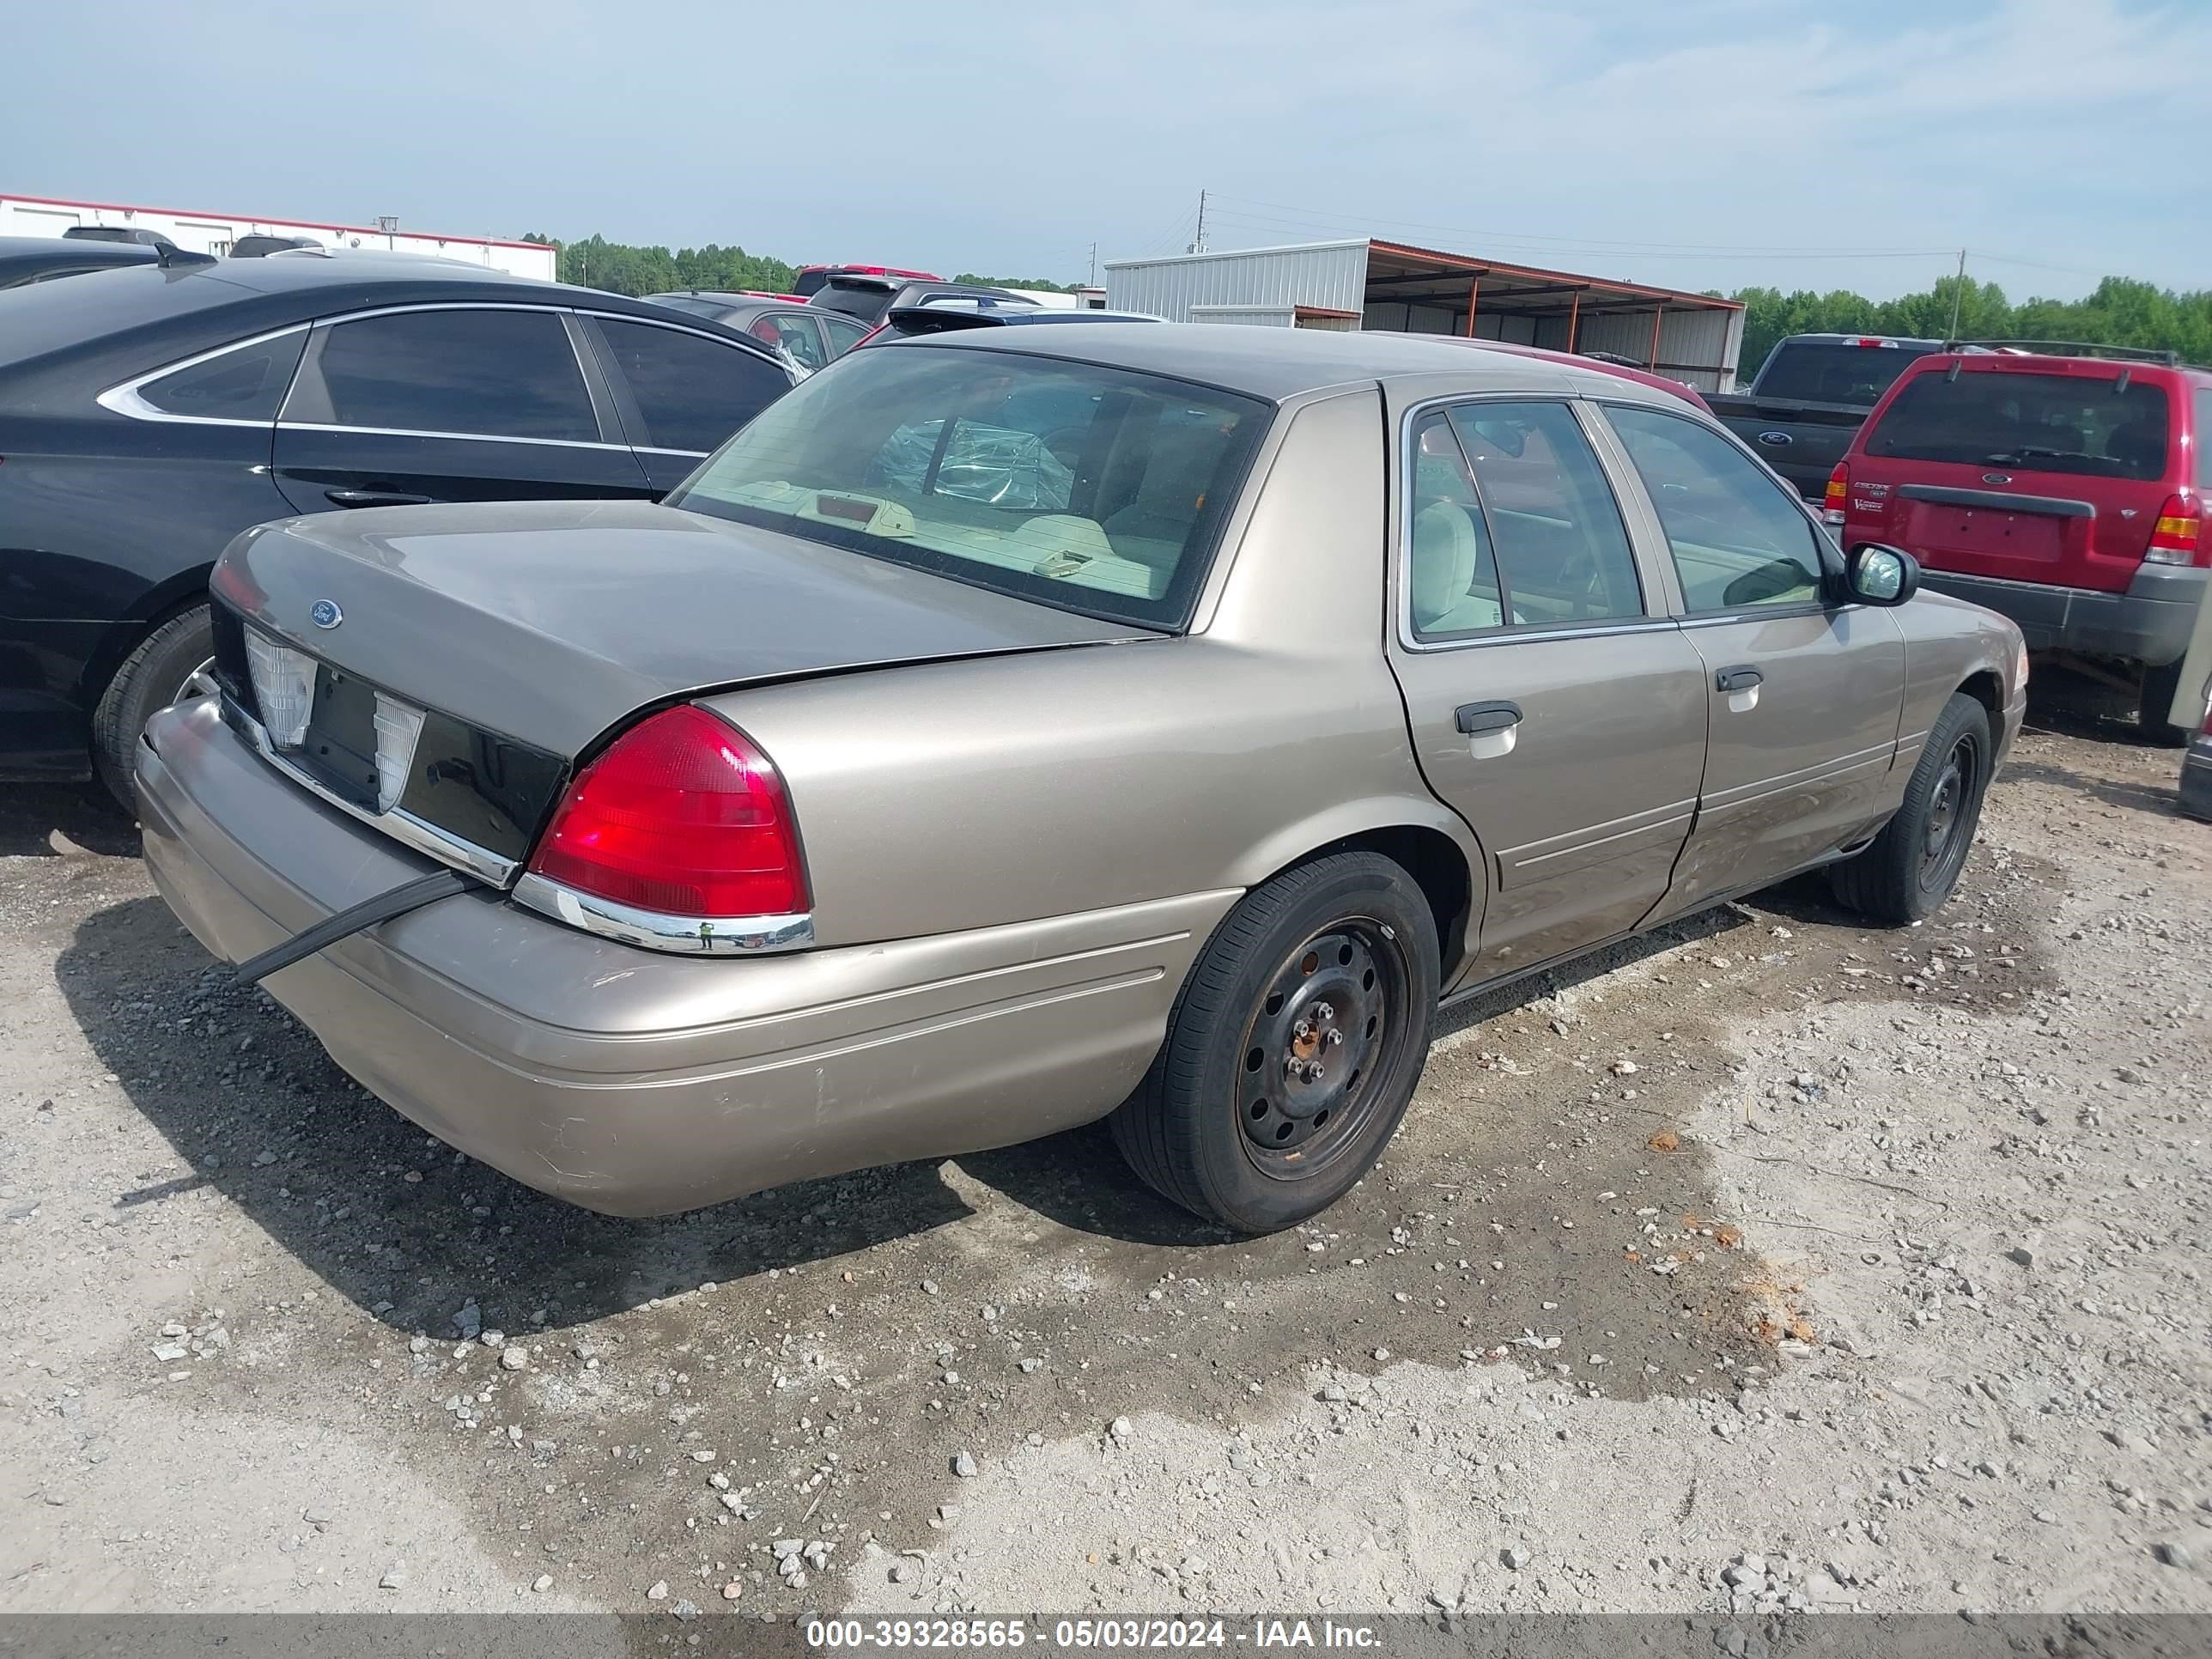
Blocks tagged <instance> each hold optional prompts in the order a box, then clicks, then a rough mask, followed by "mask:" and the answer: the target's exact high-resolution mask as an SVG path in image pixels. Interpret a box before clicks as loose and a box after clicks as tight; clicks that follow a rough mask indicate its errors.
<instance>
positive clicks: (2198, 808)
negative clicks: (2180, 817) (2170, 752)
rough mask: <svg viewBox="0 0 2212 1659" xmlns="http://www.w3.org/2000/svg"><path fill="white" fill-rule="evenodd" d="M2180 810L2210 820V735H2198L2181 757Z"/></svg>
mask: <svg viewBox="0 0 2212 1659" xmlns="http://www.w3.org/2000/svg"><path fill="white" fill-rule="evenodd" d="M2181 810H2182V811H2185V812H2186V813H2188V814H2189V816H2190V817H2192V818H2208V819H2212V735H2208V734H2206V733H2203V732H2200V733H2198V734H2197V737H2196V738H2195V739H2193V740H2192V741H2191V744H2190V745H2189V751H2188V752H2187V753H2186V754H2185V755H2184V756H2183V757H2181Z"/></svg>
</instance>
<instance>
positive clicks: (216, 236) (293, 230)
mask: <svg viewBox="0 0 2212 1659" xmlns="http://www.w3.org/2000/svg"><path fill="white" fill-rule="evenodd" d="M387 223H388V225H389V228H386V227H385V226H374V225H331V224H318V223H316V222H313V221H311V220H306V219H269V218H263V217H258V216H254V215H252V214H240V213H188V212H185V211H182V210H179V209H176V208H154V207H124V206H121V205H119V204H116V203H113V202H62V201H56V200H54V199H53V198H52V197H45V196H10V195H0V236H59V235H61V234H63V233H64V231H67V230H69V229H70V228H72V227H74V226H77V225H105V226H120V227H125V228H130V229H133V230H150V231H153V232H155V233H156V234H159V235H162V236H166V237H167V238H168V239H169V240H171V241H172V242H174V243H175V244H176V245H177V246H179V247H180V248H182V249H184V250H185V252H188V253H213V254H217V255H221V254H224V253H228V252H230V245H231V244H232V243H233V242H234V241H236V240H238V239H239V238H240V237H241V236H244V235H246V234H249V233H258V234H262V235H268V236H305V237H309V238H311V239H313V240H314V241H316V242H318V243H319V244H320V245H321V246H325V247H368V248H388V249H391V250H392V251H393V252H400V253H429V254H435V255H437V256H439V257H441V258H447V259H463V260H466V261H467V262H468V263H469V264H480V265H488V266H489V267H490V268H491V269H492V270H504V271H509V272H512V273H513V275H515V276H535V277H538V278H539V279H540V280H542V281H544V282H549V283H550V282H551V281H553V280H554V261H555V255H554V250H553V249H551V248H550V247H547V246H544V244H543V243H539V242H508V241H501V240H498V239H496V238H495V237H489V236H441V235H434V234H431V233H429V232H428V231H419V230H401V229H399V228H398V221H396V220H393V221H389V222H387Z"/></svg>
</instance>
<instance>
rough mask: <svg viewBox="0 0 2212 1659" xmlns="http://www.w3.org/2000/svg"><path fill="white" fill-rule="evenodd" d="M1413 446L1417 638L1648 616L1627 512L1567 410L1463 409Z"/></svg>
mask: <svg viewBox="0 0 2212 1659" xmlns="http://www.w3.org/2000/svg"><path fill="white" fill-rule="evenodd" d="M1416 443H1417V448H1416V451H1415V454H1414V463H1413V501H1412V503H1411V505H1412V507H1413V514H1412V519H1411V550H1412V567H1411V568H1412V573H1413V574H1412V580H1411V582H1410V589H1411V592H1410V596H1409V597H1410V598H1411V600H1412V605H1413V627H1414V631H1415V635H1416V637H1418V638H1422V639H1432V638H1442V637H1449V636H1452V635H1460V634H1466V633H1471V632H1474V631H1477V630H1479V629H1485V628H1497V627H1500V626H1504V625H1505V624H1508V623H1511V624H1516V625H1521V626H1528V627H1535V626H1541V625H1542V624H1544V623H1571V622H1602V621H1605V620H1607V619H1608V618H1612V617H1639V616H1642V615H1643V614H1644V594H1643V588H1642V586H1641V585H1640V584H1639V583H1638V580H1637V578H1636V559H1635V556H1634V555H1633V554H1632V552H1631V551H1630V550H1629V545H1628V533H1627V532H1626V530H1625V529H1623V527H1622V526H1621V522H1620V507H1619V506H1618V505H1617V504H1616V503H1615V502H1614V501H1613V491H1612V489H1610V488H1609V487H1608V486H1607V483H1606V481H1605V475H1604V473H1603V472H1602V471H1601V470H1600V469H1599V466H1598V462H1597V457H1596V455H1595V454H1594V453H1592V452H1591V450H1590V447H1589V441H1588V440H1587V439H1585V438H1584V437H1583V432H1582V428H1581V426H1580V424H1579V423H1578V422H1577V421H1576V419H1575V416H1574V411H1573V410H1571V409H1569V408H1568V407H1567V406H1566V405H1565V404H1559V403H1530V404H1492V403H1484V404H1462V405H1460V406H1459V407H1458V408H1455V409H1454V410H1450V411H1449V415H1448V416H1445V417H1444V418H1443V419H1441V420H1439V419H1437V418H1436V417H1433V416H1432V417H1430V419H1428V420H1427V421H1425V422H1424V423H1423V426H1422V428H1421V429H1420V431H1419V433H1418V434H1417V435H1416ZM1462 576H1464V580H1462ZM1440 607H1441V608H1440Z"/></svg>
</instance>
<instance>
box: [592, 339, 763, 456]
mask: <svg viewBox="0 0 2212 1659" xmlns="http://www.w3.org/2000/svg"><path fill="white" fill-rule="evenodd" d="M598 320H599V332H600V334H601V335H602V336H603V337H605V340H606V343H607V346H608V349H610V351H611V353H612V354H613V356H614V362H615V368H616V369H617V372H618V373H619V374H621V375H622V377H623V379H624V380H628V381H629V389H630V395H631V396H632V397H634V398H636V399H637V407H638V412H639V413H640V414H641V415H642V416H645V428H646V429H645V434H644V435H643V436H641V437H636V438H635V439H634V440H633V441H635V442H636V443H637V444H638V445H639V446H640V447H643V448H647V449H685V450H693V451H696V452H697V453H700V454H702V455H703V454H705V453H707V451H708V450H710V449H713V448H715V447H718V446H719V445H720V443H721V441H723V440H724V439H725V438H726V437H728V436H729V435H731V434H732V432H735V431H736V430H737V429H738V428H739V427H741V426H743V425H744V423H745V422H747V421H750V419H752V417H753V416H756V415H757V414H759V413H760V412H761V410H763V409H766V408H767V407H768V406H769V404H772V403H774V402H775V400H776V399H777V398H780V397H781V396H782V395H783V393H784V392H785V391H786V390H787V389H788V387H789V386H790V385H791V380H790V378H789V377H788V376H787V374H785V373H784V371H783V370H782V369H781V368H778V367H777V366H776V365H775V364H774V363H772V362H769V361H768V360H766V359H765V358H762V357H758V356H754V355H753V354H752V353H751V352H750V351H747V350H745V349H744V348H743V347H740V346H733V345H724V344H722V343H720V341H716V340H710V339H708V338H707V337H706V336H704V335H702V334H687V333H685V332H684V331H683V330H682V329H677V328H656V327H654V326H653V325H652V324H651V323H629V322H621V321H617V319H614V318H611V317H602V318H600V319H598Z"/></svg>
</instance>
